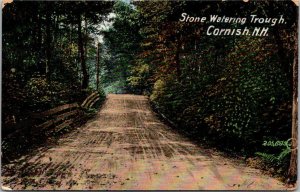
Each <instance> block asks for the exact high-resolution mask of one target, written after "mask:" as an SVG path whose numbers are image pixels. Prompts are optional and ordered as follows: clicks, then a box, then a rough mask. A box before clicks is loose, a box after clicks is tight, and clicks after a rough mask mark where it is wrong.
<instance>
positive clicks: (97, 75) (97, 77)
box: [96, 43, 100, 91]
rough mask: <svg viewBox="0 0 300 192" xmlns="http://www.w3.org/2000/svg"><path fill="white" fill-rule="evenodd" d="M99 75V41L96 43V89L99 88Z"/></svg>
mask: <svg viewBox="0 0 300 192" xmlns="http://www.w3.org/2000/svg"><path fill="white" fill-rule="evenodd" d="M99 75H100V43H98V44H97V73H96V79H97V81H96V85H97V91H98V90H99Z"/></svg>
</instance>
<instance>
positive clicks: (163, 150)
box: [2, 94, 285, 190]
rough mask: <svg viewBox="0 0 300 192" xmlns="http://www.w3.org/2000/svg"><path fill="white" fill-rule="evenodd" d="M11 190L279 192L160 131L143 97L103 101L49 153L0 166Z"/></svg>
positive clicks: (273, 184)
mask: <svg viewBox="0 0 300 192" xmlns="http://www.w3.org/2000/svg"><path fill="white" fill-rule="evenodd" d="M2 181H3V185H4V186H6V187H10V188H12V189H40V190H43V189H49V190H51V189H60V190H67V189H72V190H81V189H85V190H88V189H94V190H95V189H152V190H153V189H162V190H163V189H197V190H199V189H200V190H201V189H202V190H204V189H229V190H230V189H248V190H250V189H285V187H284V186H283V185H282V183H281V182H279V181H278V180H276V179H274V178H270V177H268V176H265V175H263V174H261V173H260V171H259V170H257V169H253V168H248V167H246V166H245V165H243V164H241V163H237V162H236V161H233V160H230V159H228V158H225V157H222V156H221V155H220V154H219V153H217V152H209V150H206V149H205V148H203V147H201V146H197V145H195V144H193V143H192V142H191V141H189V140H188V139H187V138H185V137H183V136H181V135H180V134H178V133H176V132H174V131H173V130H172V129H171V128H169V127H168V126H166V125H164V124H163V123H162V122H160V121H159V119H158V118H157V117H156V116H155V114H154V113H153V112H152V111H151V108H150V106H149V103H148V100H147V98H146V97H144V96H135V95H113V94H111V95H108V98H107V100H106V102H105V104H104V106H103V107H102V110H101V111H100V112H99V113H98V114H97V117H96V118H94V119H93V120H91V121H89V122H88V123H87V124H86V125H85V126H83V127H80V128H78V129H77V130H76V131H73V132H71V133H69V134H67V135H65V136H64V137H62V138H61V139H59V141H58V144H57V145H55V146H51V147H49V148H48V149H45V148H41V149H39V150H38V151H37V152H36V154H35V155H33V156H27V157H24V158H21V159H20V160H19V161H17V162H15V163H12V164H9V165H6V166H4V167H2Z"/></svg>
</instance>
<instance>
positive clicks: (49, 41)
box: [45, 10, 51, 79]
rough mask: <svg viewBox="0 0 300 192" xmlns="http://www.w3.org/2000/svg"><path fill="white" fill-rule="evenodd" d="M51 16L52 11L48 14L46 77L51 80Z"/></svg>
mask: <svg viewBox="0 0 300 192" xmlns="http://www.w3.org/2000/svg"><path fill="white" fill-rule="evenodd" d="M50 25H51V14H50V11H49V10H47V12H46V69H45V73H46V77H47V78H48V79H50V73H49V66H50V62H51V29H50V27H51V26H50Z"/></svg>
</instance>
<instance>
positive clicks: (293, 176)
mask: <svg viewBox="0 0 300 192" xmlns="http://www.w3.org/2000/svg"><path fill="white" fill-rule="evenodd" d="M295 38H296V40H295V49H294V61H293V87H292V88H293V109H292V146H291V150H292V151H291V159H290V167H289V170H288V182H289V183H294V182H296V181H297V135H298V125H297V122H298V118H297V115H298V94H297V93H298V92H297V91H298V89H297V88H298V41H297V34H296V35H295Z"/></svg>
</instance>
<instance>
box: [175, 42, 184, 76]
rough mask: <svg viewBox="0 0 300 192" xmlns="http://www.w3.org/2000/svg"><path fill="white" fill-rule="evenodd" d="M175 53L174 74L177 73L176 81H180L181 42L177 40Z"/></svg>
mask: <svg viewBox="0 0 300 192" xmlns="http://www.w3.org/2000/svg"><path fill="white" fill-rule="evenodd" d="M176 43H177V45H176V51H175V67H176V73H177V80H178V81H179V80H180V79H181V68H180V56H179V54H180V49H181V45H182V43H181V41H180V40H179V41H178V42H176Z"/></svg>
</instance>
